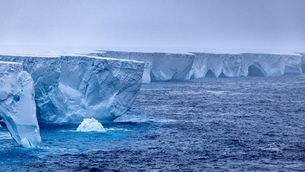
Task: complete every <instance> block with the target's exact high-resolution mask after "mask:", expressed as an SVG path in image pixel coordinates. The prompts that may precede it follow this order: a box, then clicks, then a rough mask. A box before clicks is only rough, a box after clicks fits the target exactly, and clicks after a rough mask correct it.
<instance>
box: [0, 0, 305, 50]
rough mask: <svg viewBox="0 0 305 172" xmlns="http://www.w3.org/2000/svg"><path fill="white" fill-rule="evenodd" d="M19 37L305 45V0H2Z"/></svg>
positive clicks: (194, 46) (197, 46) (0, 10)
mask: <svg viewBox="0 0 305 172" xmlns="http://www.w3.org/2000/svg"><path fill="white" fill-rule="evenodd" d="M11 45H12V46H38V45H39V46H62V47H65V46H76V47H81V46H84V47H85V46H92V47H100V48H107V47H116V48H117V49H120V48H122V49H124V47H125V48H126V47H128V48H130V49H134V50H138V49H141V48H146V49H150V48H160V49H166V48H169V49H183V50H186V51H193V50H204V49H217V50H220V51H221V50H229V49H241V50H244V49H256V50H274V51H282V50H288V51H303V52H305V0H0V48H1V46H2V47H4V46H11Z"/></svg>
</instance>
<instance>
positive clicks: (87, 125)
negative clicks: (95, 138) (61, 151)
mask: <svg viewBox="0 0 305 172" xmlns="http://www.w3.org/2000/svg"><path fill="white" fill-rule="evenodd" d="M76 131H78V132H92V131H94V132H106V130H105V128H104V127H103V125H102V124H101V123H100V122H98V121H97V120H96V119H94V118H86V119H84V120H83V122H82V123H81V124H80V125H79V126H78V127H77V129H76Z"/></svg>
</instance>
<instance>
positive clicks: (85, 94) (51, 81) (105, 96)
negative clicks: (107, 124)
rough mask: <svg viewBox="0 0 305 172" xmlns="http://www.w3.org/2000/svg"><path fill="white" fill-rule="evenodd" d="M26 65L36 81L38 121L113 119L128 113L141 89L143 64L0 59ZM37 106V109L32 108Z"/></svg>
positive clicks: (73, 59)
mask: <svg viewBox="0 0 305 172" xmlns="http://www.w3.org/2000/svg"><path fill="white" fill-rule="evenodd" d="M0 60H4V61H14V62H22V63H23V69H24V70H25V71H27V72H28V73H29V74H30V75H31V77H32V78H33V80H34V88H35V101H36V105H37V114H38V120H39V122H40V123H43V124H64V123H75V124H79V123H80V122H82V120H83V119H84V118H91V117H92V118H95V119H98V120H100V121H108V120H113V119H115V118H116V117H118V116H120V115H122V114H123V113H124V112H125V111H127V110H128V109H129V107H130V105H131V103H132V102H133V101H134V99H135V97H136V95H137V92H138V90H139V89H140V86H141V78H142V75H143V66H144V64H143V63H142V62H137V61H132V60H119V59H111V58H100V57H89V56H61V57H25V56H0ZM31 107H33V106H31Z"/></svg>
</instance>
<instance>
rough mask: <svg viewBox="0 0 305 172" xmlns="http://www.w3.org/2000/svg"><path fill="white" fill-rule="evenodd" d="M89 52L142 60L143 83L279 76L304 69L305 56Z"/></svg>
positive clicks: (298, 72)
mask: <svg viewBox="0 0 305 172" xmlns="http://www.w3.org/2000/svg"><path fill="white" fill-rule="evenodd" d="M91 55H96V56H101V57H103V56H107V57H113V58H119V59H134V60H139V61H144V63H145V69H144V74H143V79H142V82H144V83H149V82H151V81H175V80H180V81H185V80H191V79H202V78H206V77H215V78H218V77H246V76H281V75H290V74H302V73H303V72H305V62H304V61H305V58H304V57H303V58H302V56H301V55H278V54H253V53H252V54H251V53H242V54H211V53H184V54H178V53H142V52H120V51H101V52H97V53H91Z"/></svg>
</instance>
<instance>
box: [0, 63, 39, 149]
mask: <svg viewBox="0 0 305 172" xmlns="http://www.w3.org/2000/svg"><path fill="white" fill-rule="evenodd" d="M33 86H34V85H33V80H32V78H31V76H30V74H29V73H27V72H25V71H23V68H22V64H21V63H15V62H0V117H1V118H2V120H3V121H4V123H5V124H6V126H7V128H8V130H9V132H10V133H11V135H12V137H13V138H14V140H15V141H16V142H17V143H18V144H20V145H23V146H24V147H35V146H36V145H37V144H39V143H40V142H41V138H40V132H39V126H38V122H37V117H36V104H35V101H34V87H33Z"/></svg>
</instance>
